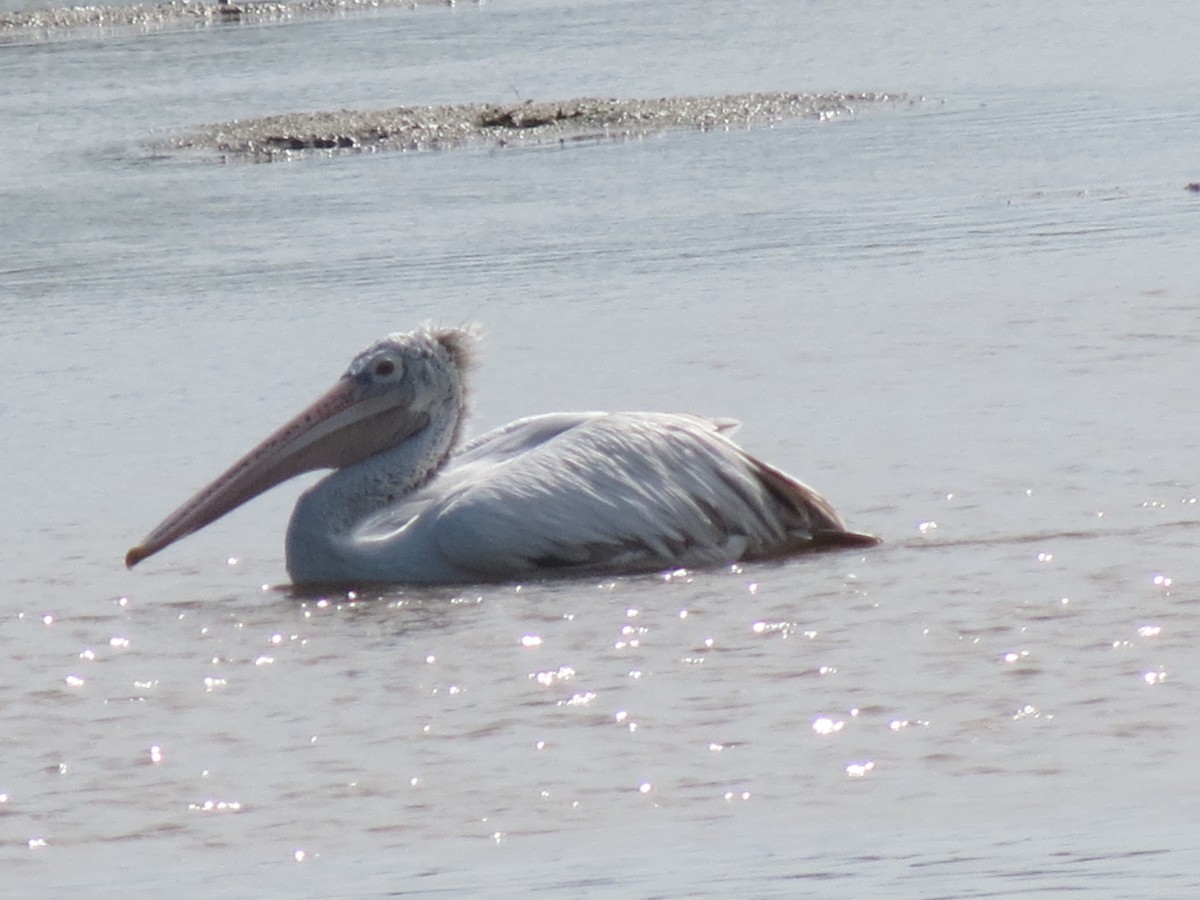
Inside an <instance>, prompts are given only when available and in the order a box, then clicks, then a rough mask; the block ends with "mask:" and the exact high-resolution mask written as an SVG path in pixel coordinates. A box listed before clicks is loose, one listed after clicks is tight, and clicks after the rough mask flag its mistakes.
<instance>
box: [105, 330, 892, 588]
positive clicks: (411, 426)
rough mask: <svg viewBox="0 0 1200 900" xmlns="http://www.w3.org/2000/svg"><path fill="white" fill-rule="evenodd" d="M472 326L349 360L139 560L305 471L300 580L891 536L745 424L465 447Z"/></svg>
mask: <svg viewBox="0 0 1200 900" xmlns="http://www.w3.org/2000/svg"><path fill="white" fill-rule="evenodd" d="M475 342H476V338H475V334H474V332H473V330H471V329H464V328H442V329H437V328H430V327H426V328H420V329H417V330H416V331H412V332H408V333H404V334H399V333H398V334H391V335H388V336H387V337H385V338H383V339H382V340H380V341H378V342H376V343H375V344H373V345H372V346H371V347H368V348H367V349H366V350H364V351H363V352H362V353H360V354H359V355H358V356H356V357H355V358H354V360H353V361H352V362H351V363H350V367H349V369H347V370H346V373H345V374H344V375H342V376H341V378H339V379H338V381H337V382H336V383H335V384H334V385H333V387H332V388H331V389H330V390H329V391H328V392H327V393H325V394H324V395H323V396H321V397H320V398H319V399H317V400H316V401H315V402H314V403H313V404H312V405H311V406H309V407H308V408H307V409H305V410H304V411H303V412H301V413H300V414H299V415H298V416H296V417H295V418H294V419H292V420H291V421H290V422H287V423H286V424H285V425H283V426H282V427H281V428H280V429H279V430H278V431H276V432H275V433H274V434H272V435H271V436H269V437H268V438H267V439H266V440H264V441H263V442H262V443H261V444H259V445H258V446H257V447H255V448H254V449H253V450H251V451H250V452H249V453H247V454H246V455H245V456H243V457H242V458H241V459H240V460H238V461H237V462H235V463H234V464H233V465H232V466H231V467H230V468H229V469H228V470H227V471H226V472H225V473H224V474H223V475H221V476H219V477H218V478H217V479H216V480H215V481H213V482H212V483H211V484H209V485H208V486H207V487H205V488H203V489H202V490H201V491H200V492H199V493H197V494H196V495H195V496H194V497H192V498H191V499H190V500H188V501H187V502H186V503H184V504H183V505H182V506H181V507H179V509H177V510H176V511H175V512H173V513H172V514H171V515H170V516H168V517H167V518H166V519H165V520H164V521H163V522H162V524H160V525H159V526H158V527H157V528H155V529H154V530H153V531H151V532H150V534H148V535H147V536H146V538H145V540H143V541H142V543H140V544H138V545H137V546H136V547H134V548H133V549H131V550H130V551H129V553H128V554H127V555H126V557H125V564H126V565H127V566H128V567H130V568H132V567H133V566H135V565H137V564H138V563H139V562H141V561H142V560H144V559H146V558H147V557H148V556H151V555H153V554H155V553H157V552H159V551H160V550H162V549H163V548H164V547H167V546H168V545H170V544H172V543H174V542H175V541H177V540H179V539H180V538H183V537H186V536H187V535H189V534H191V533H193V532H195V531H198V530H199V529H201V528H203V527H204V526H205V525H208V524H209V523H211V522H213V521H214V520H216V519H218V518H220V517H221V516H223V515H225V514H226V513H227V512H229V511H230V510H233V509H236V508H237V507H238V506H241V505H242V504H243V503H245V502H247V501H248V500H250V499H252V498H253V497H255V496H257V495H259V494H261V493H263V492H264V491H266V490H268V489H269V488H271V487H274V486H275V485H277V484H279V483H280V482H283V481H286V480H287V479H289V478H292V477H293V476H295V475H299V474H301V473H303V472H309V471H313V470H316V469H334V470H335V471H334V472H332V473H331V474H329V475H327V476H326V477H325V478H323V479H322V480H321V481H319V482H317V484H316V485H315V486H313V487H312V488H310V489H309V490H308V491H307V492H305V493H304V494H303V495H302V496H301V497H300V499H299V500H298V501H297V503H296V508H295V511H294V512H293V513H292V518H291V522H290V523H289V525H288V530H287V570H288V574H289V575H290V576H291V578H292V581H293V582H295V583H297V584H329V585H334V584H341V585H346V584H362V583H370V582H387V583H394V584H438V583H469V582H483V581H511V580H518V579H525V578H536V577H541V576H546V575H560V574H565V575H570V574H619V573H633V572H647V571H655V570H665V569H675V568H680V567H685V568H696V567H706V566H719V565H727V564H732V563H735V562H737V561H739V560H757V559H765V558H770V557H777V556H783V555H787V554H792V553H799V552H803V551H808V550H819V549H826V548H836V547H866V546H869V545H872V544H875V543H877V542H878V539H877V538H875V537H872V536H871V535H867V534H860V533H858V532H854V531H848V530H847V529H846V527H845V525H844V524H843V523H842V520H841V518H839V516H838V514H837V513H836V512H835V511H834V510H833V507H831V506H830V505H829V503H828V502H826V501H825V499H824V498H822V497H821V496H820V495H819V494H817V493H816V492H815V491H814V490H812V489H811V488H809V487H808V486H806V485H804V484H802V483H800V482H799V481H797V480H796V479H794V478H792V477H791V476H789V475H786V474H784V473H783V472H781V471H780V470H778V469H776V468H774V467H772V466H769V465H767V464H766V463H764V462H761V461H759V460H757V459H755V458H754V457H753V456H751V455H749V454H748V453H746V452H745V451H744V450H742V449H741V448H740V447H739V446H738V445H737V444H735V443H734V442H733V441H732V440H730V439H729V437H728V436H727V435H728V432H729V431H730V430H731V429H732V428H733V427H735V426H736V423H732V422H728V421H710V420H708V419H702V418H698V417H696V416H690V415H676V414H667V413H652V412H624V413H603V412H582V413H549V414H546V415H539V416H531V417H529V418H524V419H519V420H518V421H516V422H513V423H511V424H509V425H505V426H504V427H502V428H498V429H496V430H494V431H490V432H488V433H487V434H484V435H483V436H482V437H479V438H477V439H476V440H474V441H472V442H470V443H468V444H466V445H465V446H464V447H462V448H461V449H456V447H457V445H458V441H459V434H460V432H461V430H462V425H463V418H464V414H465V410H466V373H467V370H468V369H469V368H470V367H471V365H472V358H473V355H474V347H475Z"/></svg>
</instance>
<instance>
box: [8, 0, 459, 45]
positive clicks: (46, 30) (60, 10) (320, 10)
mask: <svg viewBox="0 0 1200 900" xmlns="http://www.w3.org/2000/svg"><path fill="white" fill-rule="evenodd" d="M453 5H454V0H288V2H286V3H283V2H278V0H244V2H239V0H227V2H220V0H213V2H211V3H207V2H198V0H193V2H178V3H158V4H151V5H138V6H105V5H99V4H98V5H88V6H70V7H54V8H48V9H24V10H17V11H14V12H0V42H6V41H7V42H12V41H19V40H28V39H30V38H33V39H36V38H38V37H46V36H49V35H51V34H54V33H57V32H60V31H63V30H66V29H72V28H103V29H116V30H125V29H142V30H159V29H168V28H180V27H188V26H203V25H219V24H235V23H239V22H245V23H247V24H254V23H263V22H279V21H284V20H287V19H293V18H299V17H303V16H313V17H316V16H335V15H342V14H345V13H347V12H354V11H356V10H364V11H365V10H373V9H394V8H400V9H416V8H417V7H419V6H453Z"/></svg>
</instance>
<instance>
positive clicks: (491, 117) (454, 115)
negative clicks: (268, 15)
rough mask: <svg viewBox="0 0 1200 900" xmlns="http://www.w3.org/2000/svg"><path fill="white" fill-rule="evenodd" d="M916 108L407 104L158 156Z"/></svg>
mask: <svg viewBox="0 0 1200 900" xmlns="http://www.w3.org/2000/svg"><path fill="white" fill-rule="evenodd" d="M914 102H916V100H915V98H912V97H910V96H908V95H906V94H885V93H829V94H804V93H755V94H730V95H725V96H711V97H662V98H658V99H649V100H614V99H598V98H590V97H584V98H577V99H572V100H558V101H549V102H534V101H532V100H530V101H526V102H524V103H513V104H486V103H470V104H454V105H448V106H402V107H396V108H393V109H382V110H338V111H334V112H308V113H288V114H285V115H277V116H267V117H265V118H260V119H244V120H235V121H233V122H227V123H224V124H216V125H207V126H204V127H202V128H200V129H198V130H197V131H195V132H193V133H190V134H186V135H182V136H180V137H176V138H173V139H171V140H169V141H167V142H165V143H164V144H163V145H161V147H160V149H164V150H168V151H170V150H175V151H181V150H183V151H187V150H194V151H201V152H204V151H210V152H215V153H216V154H218V155H219V156H221V157H223V158H226V159H244V160H247V161H253V162H271V161H275V160H279V159H288V158H291V157H293V156H295V155H296V154H305V153H312V152H314V151H324V152H334V153H336V152H360V153H361V152H374V151H380V150H409V151H411V150H446V149H451V148H456V147H471V146H475V147H483V146H492V147H505V146H511V145H518V146H537V145H544V144H553V143H566V142H575V141H600V140H627V139H630V138H637V137H643V136H646V135H650V134H657V133H660V132H664V131H669V130H679V129H696V130H701V131H714V130H727V129H731V128H749V127H754V126H769V125H772V124H774V123H778V122H784V121H787V120H791V119H814V120H817V121H828V120H831V119H836V118H840V117H843V116H848V115H852V114H854V112H855V111H856V110H857V109H858V108H859V107H863V106H883V105H891V106H897V105H902V104H905V105H907V104H911V103H914Z"/></svg>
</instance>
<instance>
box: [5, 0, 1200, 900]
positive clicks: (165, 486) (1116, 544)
mask: <svg viewBox="0 0 1200 900" xmlns="http://www.w3.org/2000/svg"><path fill="white" fill-rule="evenodd" d="M22 5H24V4H16V5H15V6H14V5H12V4H8V5H7V6H6V8H18V7H20V6H22ZM1196 31H1197V29H1196V26H1195V23H1194V19H1193V16H1192V9H1191V6H1190V5H1188V4H1182V3H1168V2H1162V3H1157V4H1154V5H1153V7H1152V8H1145V7H1142V8H1139V9H1138V10H1137V11H1136V13H1135V12H1134V11H1132V10H1126V9H1125V8H1122V7H1119V6H1117V5H1109V4H1100V3H1094V4H1084V5H1082V6H1081V5H1075V6H1073V7H1071V8H1070V10H1069V11H1065V10H1062V9H1059V8H1058V7H1054V6H1045V5H1044V4H1038V3H1006V4H994V5H989V4H973V5H970V6H961V5H959V6H956V7H955V8H954V9H953V10H947V9H946V8H945V7H944V6H943V5H942V4H932V3H931V4H906V5H904V6H903V7H898V6H893V5H892V4H883V3H870V2H868V3H866V4H853V5H844V6H843V5H830V4H775V3H769V2H762V3H746V4H740V5H738V6H737V7H736V8H733V7H730V6H729V5H727V4H698V5H697V4H674V3H659V4H641V3H623V2H600V3H597V2H589V3H586V4H584V3H569V2H564V0H557V2H556V0H544V2H511V3H510V2H495V3H489V4H486V5H482V6H473V5H465V6H464V5H459V6H455V7H454V8H452V9H451V8H440V7H435V8H422V9H418V10H415V11H410V10H406V9H396V10H381V11H379V12H377V13H365V14H361V15H360V14H353V15H346V16H340V17H321V16H312V17H307V18H302V19H297V20H295V21H291V22H285V23H281V24H264V25H252V24H242V25H238V24H232V25H228V24H227V25H225V26H221V27H207V26H206V27H195V26H190V25H189V26H187V27H182V26H179V27H170V26H167V27H161V28H155V29H149V30H137V29H134V30H127V31H122V30H120V29H106V30H103V31H101V30H86V29H83V30H75V31H67V32H60V33H50V34H46V35H27V36H25V37H23V38H21V37H19V38H18V39H15V40H13V39H12V36H11V35H10V36H9V37H8V38H6V40H7V41H8V43H6V44H4V45H3V46H0V82H2V83H3V84H4V86H5V90H4V91H3V92H2V93H0V121H3V122H4V123H5V127H4V128H3V129H0V160H2V161H3V162H0V222H2V223H3V229H4V243H5V254H4V258H3V261H2V262H0V272H2V278H0V285H2V286H3V287H2V288H0V304H3V306H2V309H3V321H4V328H3V330H2V332H0V352H2V354H3V359H4V366H3V370H2V371H3V378H4V387H5V389H4V391H3V400H2V401H0V412H2V413H3V419H4V422H5V428H4V429H3V430H2V431H0V450H2V453H3V456H2V458H3V459H4V461H5V463H6V464H7V468H8V471H9V477H8V478H7V479H5V487H4V498H3V499H4V506H5V509H6V510H7V515H6V516H5V519H4V522H5V526H4V527H5V529H6V530H5V533H4V537H5V539H4V540H3V541H2V542H0V571H2V572H3V573H4V574H3V576H2V578H3V582H2V586H3V598H4V599H3V601H2V604H0V660H2V662H0V671H2V672H3V678H2V682H0V683H3V684H4V688H3V692H2V693H0V697H2V698H3V709H4V729H3V734H2V736H0V749H2V752H0V860H2V862H0V866H2V870H3V872H4V880H5V888H6V890H9V891H14V892H18V893H20V894H22V895H24V896H37V895H43V896H61V895H63V894H64V893H65V892H66V891H67V890H72V889H74V890H79V891H87V892H88V893H90V894H91V895H93V896H107V895H121V896H125V895H127V894H128V893H129V891H130V890H137V891H140V892H145V893H149V892H151V891H154V892H159V893H161V892H163V891H169V892H171V893H172V894H173V895H178V896H201V895H204V896H214V895H215V896H263V895H271V894H275V895H289V896H292V895H301V894H307V895H312V896H325V897H335V896H345V897H364V896H382V895H390V894H412V895H418V896H420V895H425V894H434V893H447V892H467V891H472V892H481V891H487V892H490V893H492V894H499V895H515V894H522V893H528V892H531V891H534V890H537V891H539V892H540V893H542V894H545V895H550V896H574V895H577V894H580V893H583V892H589V893H596V894H610V895H620V896H628V895H638V896H650V895H656V894H662V895H672V896H675V895H703V896H729V895H759V896H764V895H778V896H795V895H806V894H807V895H813V896H863V895H865V894H872V893H876V894H877V893H881V892H883V891H887V892H889V893H891V894H896V895H907V896H936V895H946V896H987V895H989V894H991V895H1007V894H1012V893H1017V892H1024V893H1031V894H1051V893H1057V892H1064V891H1067V890H1083V891H1091V892H1095V893H1103V894H1106V895H1110V896H1157V897H1162V896H1190V895H1191V894H1193V893H1194V892H1195V890H1196V886H1197V882H1200V853H1198V852H1197V851H1196V849H1195V843H1194V839H1193V834H1194V822H1195V821H1196V818H1197V815H1198V814H1200V809H1198V802H1197V800H1196V798H1197V797H1200V790H1198V788H1200V784H1198V783H1197V775H1196V769H1195V765H1194V759H1195V757H1196V753H1197V751H1198V750H1200V729H1198V726H1197V721H1198V720H1200V717H1197V715H1196V703H1195V699H1194V698H1195V695H1196V690H1195V688H1196V683H1197V678H1198V673H1197V665H1196V659H1197V657H1196V652H1195V647H1196V646H1197V642H1198V639H1200V609H1198V604H1197V597H1198V596H1200V595H1198V594H1197V590H1196V584H1197V581H1198V579H1200V571H1198V565H1197V562H1196V558H1195V557H1196V555H1195V552H1194V548H1195V542H1196V536H1197V533H1198V532H1197V521H1198V518H1197V501H1196V497H1197V496H1200V485H1198V483H1197V477H1196V470H1195V451H1196V447H1197V445H1198V443H1200V441H1198V438H1200V426H1198V425H1197V420H1196V417H1195V416H1194V415H1193V413H1192V409H1191V406H1192V404H1191V402H1190V397H1191V396H1192V393H1193V392H1194V388H1193V385H1194V377H1195V372H1196V370H1197V365H1196V364H1197V361H1198V360H1197V347H1196V339H1195V337H1194V330H1195V325H1194V322H1195V313H1194V310H1195V308H1196V305H1197V299H1198V297H1200V289H1198V288H1197V270H1196V262H1195V247H1196V245H1197V238H1198V237H1200V223H1198V216H1200V200H1198V199H1197V197H1196V196H1195V195H1194V194H1192V193H1190V192H1188V191H1186V190H1185V185H1186V184H1187V183H1189V182H1192V181H1196V180H1197V179H1198V178H1200V169H1198V168H1197V163H1196V157H1195V147H1196V146H1197V145H1198V143H1200V113H1197V111H1196V110H1195V103H1194V99H1195V97H1196V95H1197V88H1198V87H1200V64H1198V63H1197V62H1196V57H1195V53H1194V48H1195V44H1196V37H1197V33H1196ZM756 89H764V90H777V89H803V90H810V89H812V90H822V89H826V90H887V91H906V92H909V93H913V94H918V95H923V96H924V98H925V99H924V101H923V102H922V103H920V104H918V105H916V106H913V107H911V108H898V109H885V110H863V111H862V112H861V114H860V115H858V116H856V117H855V118H853V119H851V120H848V121H840V122H835V123H830V124H825V125H821V124H816V123H812V122H797V123H792V124H787V125H781V126H780V127H776V128H773V129H759V130H750V131H733V132H729V133H706V134H701V133H690V132H688V133H677V134H673V135H669V136H663V137H655V138H648V139H645V140H640V141H634V142H629V143H619V144H614V143H597V144H585V145H580V146H574V147H570V148H566V149H559V148H544V149H535V150H515V151H513V150H498V149H497V150H491V151H488V150H472V151H463V152H448V153H425V154H379V155H351V156H315V157H310V158H304V159H299V160H295V161H292V162H288V163H282V164H271V165H236V164H235V165H220V164H217V163H215V162H213V161H211V160H204V159H196V158H194V157H182V156H171V155H166V156H163V155H162V154H161V153H159V152H158V151H156V150H155V149H154V145H155V143H156V142H158V141H161V140H162V139H164V138H168V137H170V136H171V135H173V134H177V133H180V132H182V131H185V130H187V129H189V128H193V127H195V126H197V125H201V124H204V123H208V122H220V121H227V120H229V119H232V118H237V117H247V116H257V115H269V114H274V113H279V112H286V111H292V110H306V109H328V108H339V107H342V106H345V107H351V108H353V107H385V106H394V105H401V104H416V103H441V102H465V101H508V100H512V99H515V98H517V97H534V98H537V99H552V98H556V97H572V96H583V95H600V96H610V95H611V96H643V97H653V96H667V95H675V94H706V93H730V92H738V91H746V90H756ZM426 319H433V320H437V321H444V322H450V323H455V322H460V321H463V320H478V321H481V322H482V323H483V325H484V328H485V332H486V343H485V345H484V356H483V364H482V366H481V368H480V369H479V370H478V371H477V373H476V378H475V388H474V394H473V397H474V411H475V412H474V418H473V420H472V430H473V431H475V432H478V431H480V430H483V429H485V428H487V427H490V426H493V425H496V424H499V423H502V422H504V421H507V420H509V419H511V418H514V417H516V416H519V415H523V414H528V413H533V412H540V411H547V410H554V409H585V408H655V409H668V410H685V411H695V412H699V413H707V414H713V415H723V416H737V417H739V418H741V419H742V420H743V421H744V423H745V426H744V428H743V431H742V433H741V439H742V440H743V442H744V443H745V444H746V445H747V446H748V447H749V448H750V449H752V450H753V451H755V452H757V453H759V454H761V455H762V456H763V457H764V458H766V459H768V460H770V461H772V462H775V463H777V464H779V465H781V466H782V467H784V468H785V469H787V470H789V471H792V472H795V473H796V474H798V475H800V476H801V477H803V478H805V479H806V480H808V481H810V482H811V483H813V484H814V485H815V486H817V487H818V488H819V489H820V490H822V492H823V493H825V494H826V495H827V496H829V497H830V498H831V499H832V500H833V501H834V503H835V504H836V505H837V507H838V508H839V510H841V512H842V513H843V514H844V515H845V517H846V518H847V520H848V522H849V523H850V524H851V525H852V526H853V527H855V528H860V529H864V530H870V531H873V532H876V533H878V534H881V535H882V536H884V537H885V539H886V540H887V543H886V544H885V545H884V546H882V547H880V548H878V549H875V550H872V551H870V552H869V553H864V554H837V555H829V556H823V557H817V558H811V559H803V560H798V561H792V562H788V563H783V564H773V565H754V566H746V567H743V568H740V569H735V570H725V571H717V572H694V573H689V574H687V575H685V576H678V577H671V578H662V577H639V578H618V579H613V580H609V581H594V580H589V581H583V582H561V583H552V584H528V585H520V586H516V585H507V586H489V587H481V588H474V589H469V590H465V591H455V590H428V591H396V592H392V593H388V594H385V595H383V596H375V595H369V596H364V597H361V598H357V599H356V600H355V601H353V602H350V601H348V600H347V599H346V598H344V597H334V598H329V599H328V600H327V602H325V603H323V604H322V603H318V602H317V601H316V600H315V599H314V598H298V597H294V596H292V595H291V594H290V593H289V592H288V591H287V590H286V589H283V588H279V587H277V586H278V585H280V584H281V583H282V582H283V581H284V579H285V575H284V570H283V562H282V544H283V541H282V536H283V527H284V523H285V521H286V517H287V515H288V512H289V510H290V507H291V504H292V503H293V501H294V498H295V496H296V494H297V492H298V491H299V489H300V487H301V484H300V483H297V484H295V485H289V486H287V487H284V488H280V489H278V490H277V491H275V492H273V493H272V494H270V495H268V496H266V497H264V498H261V499H260V500H258V501H256V502H255V503H254V504H252V505H251V506H249V507H247V508H246V509H244V510H240V511H238V512H237V513H236V514H235V515H233V516H231V517H230V518H229V519H227V520H226V521H223V522H220V523H218V524H216V525H215V526H213V527H211V528H210V529H208V530H207V531H206V532H205V533H202V534H200V535H197V536H194V537H192V538H189V539H188V540H187V541H185V542H183V543H181V544H179V545H177V546H175V547H172V548H171V549H170V550H169V551H167V552H166V553H164V554H163V555H162V556H161V557H156V558H155V559H154V560H152V561H150V562H148V563H146V564H145V565H144V566H143V567H140V568H139V569H138V571H136V572H134V573H127V572H125V571H124V570H123V568H122V567H121V557H122V555H123V553H124V551H125V550H126V549H127V548H128V547H129V546H130V545H131V544H132V543H134V542H136V541H137V540H138V539H140V538H141V537H142V535H143V534H144V533H145V532H146V531H147V530H148V528H149V527H151V526H152V525H153V524H154V523H156V522H157V521H158V520H159V519H160V518H161V517H162V516H163V515H164V514H165V513H166V512H168V511H169V510H170V509H172V508H173V507H174V506H175V505H176V504H177V503H178V502H179V501H180V500H182V499H183V498H184V497H186V496H187V495H189V494H190V493H191V491H192V490H193V489H194V488H196V487H197V486H199V485H200V484H202V483H203V482H205V481H207V480H208V479H209V478H210V477H212V476H213V475H214V474H216V473H217V472H218V471H220V470H221V469H222V468H223V467H224V466H225V464H227V463H228V462H230V461H231V460H232V459H233V458H234V457H235V456H236V455H238V454H240V453H241V452H242V451H244V450H245V449H246V448H248V447H249V446H250V445H251V444H252V443H253V442H255V441H256V440H257V439H259V438H260V437H262V436H263V435H264V434H265V433H266V432H267V431H268V430H269V429H271V428H273V427H274V426H275V425H277V424H279V423H280V422H281V421H283V420H284V419H285V418H286V417H287V416H289V415H291V414H292V413H293V412H295V411H296V410H297V409H299V408H300V406H301V404H303V403H306V402H307V401H309V400H310V399H312V398H313V397H314V396H315V395H316V393H317V392H318V391H320V390H323V389H324V388H325V387H326V385H327V384H328V383H329V382H330V381H332V379H333V378H334V377H336V375H337V374H338V373H339V372H340V371H341V369H342V367H343V366H344V365H345V363H346V361H347V360H348V359H349V358H350V357H351V355H353V353H354V352H356V351H357V350H358V349H360V348H361V347H362V346H364V345H365V344H367V343H369V342H370V341H371V340H372V339H374V338H375V337H377V336H379V335H381V334H383V333H386V332H388V331H391V330H396V329H405V328H408V327H411V326H412V325H414V324H416V323H419V322H421V321H423V320H426Z"/></svg>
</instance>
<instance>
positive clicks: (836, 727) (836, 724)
mask: <svg viewBox="0 0 1200 900" xmlns="http://www.w3.org/2000/svg"><path fill="white" fill-rule="evenodd" d="M845 727H846V723H845V722H844V721H842V720H840V719H838V720H834V719H830V718H829V717H827V716H821V717H819V718H817V719H813V723H812V730H813V731H815V732H816V733H817V734H821V735H825V734H837V733H838V732H839V731H841V730H842V729H843V728H845Z"/></svg>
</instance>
